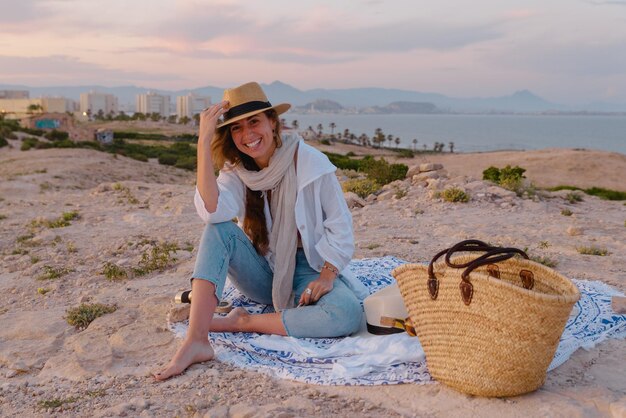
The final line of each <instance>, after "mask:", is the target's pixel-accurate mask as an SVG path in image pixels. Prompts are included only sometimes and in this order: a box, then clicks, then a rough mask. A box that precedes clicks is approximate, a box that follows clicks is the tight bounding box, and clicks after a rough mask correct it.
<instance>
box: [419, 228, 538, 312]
mask: <svg viewBox="0 0 626 418" xmlns="http://www.w3.org/2000/svg"><path fill="white" fill-rule="evenodd" d="M462 251H464V252H467V251H481V252H485V253H484V254H482V255H481V256H479V257H477V258H475V259H474V260H471V261H469V262H467V263H460V264H454V263H452V262H451V260H450V258H451V256H452V255H453V254H454V253H456V252H462ZM444 254H445V261H446V265H447V266H448V267H451V268H465V270H464V271H463V273H462V274H461V283H460V284H459V289H460V291H461V298H462V299H463V303H465V304H466V305H469V304H470V303H471V302H472V297H473V295H474V286H473V285H472V283H471V282H470V280H469V274H470V273H471V272H472V271H473V270H475V269H476V268H478V267H480V266H484V265H493V267H496V266H495V263H498V262H500V261H504V260H508V259H509V258H512V257H514V256H515V255H516V254H519V255H521V256H522V257H524V258H525V259H528V258H529V257H528V255H527V254H526V253H525V252H524V251H522V250H520V249H518V248H513V247H504V248H503V247H494V246H491V245H489V244H487V243H485V242H483V241H479V240H474V239H471V240H465V241H461V242H459V243H457V244H455V245H453V246H452V247H450V248H447V249H445V250H442V251H439V252H438V253H437V254H436V255H435V256H434V257H433V259H432V260H431V262H430V264H429V265H428V282H427V285H428V293H429V294H430V297H431V299H433V300H435V299H437V296H438V294H439V279H438V278H437V277H436V276H435V272H434V264H435V262H436V261H437V260H438V259H439V258H440V257H441V256H443V255H444ZM520 278H521V279H522V284H523V286H524V287H525V288H526V289H532V287H533V285H534V279H533V275H532V272H530V271H529V270H522V271H521V272H520Z"/></svg>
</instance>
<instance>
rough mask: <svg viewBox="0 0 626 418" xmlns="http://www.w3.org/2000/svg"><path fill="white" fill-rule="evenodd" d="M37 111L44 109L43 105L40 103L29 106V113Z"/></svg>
mask: <svg viewBox="0 0 626 418" xmlns="http://www.w3.org/2000/svg"><path fill="white" fill-rule="evenodd" d="M37 111H43V107H42V106H41V105H40V104H29V105H28V108H27V113H28V114H33V113H35V112H37Z"/></svg>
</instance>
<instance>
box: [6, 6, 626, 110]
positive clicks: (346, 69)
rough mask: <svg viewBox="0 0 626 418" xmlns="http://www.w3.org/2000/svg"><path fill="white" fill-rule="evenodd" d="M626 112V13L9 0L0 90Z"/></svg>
mask: <svg viewBox="0 0 626 418" xmlns="http://www.w3.org/2000/svg"><path fill="white" fill-rule="evenodd" d="M251 80H255V81H259V82H262V83H271V82H273V81H275V80H280V81H282V82H284V83H287V84H290V85H292V86H294V87H296V88H298V89H301V90H307V89H312V88H353V87H383V88H398V89H404V90H413V91H420V92H437V93H442V94H446V95H448V96H453V97H495V96H502V95H508V94H511V93H513V92H515V91H517V90H523V89H528V90H531V91H532V92H533V93H535V94H538V95H539V96H541V97H543V98H544V99H547V100H550V101H553V102H558V103H563V104H584V103H590V102H597V101H604V102H612V103H624V102H626V0H524V1H518V0H471V1H469V0H467V1H466V0H455V1H452V0H439V1H432V0H431V1H422V0H332V1H325V0H324V1H312V0H263V1H250V0H248V1H242V0H150V1H147V0H134V1H128V0H107V1H102V0H0V84H23V85H27V86H33V87H34V86H38V87H39V86H61V85H63V86H68V85H71V86H80V85H102V86H108V87H113V86H122V85H136V86H139V87H145V88H154V89H168V90H178V89H191V88H197V87H204V86H217V87H231V86H236V85H240V84H242V83H244V82H247V81H251Z"/></svg>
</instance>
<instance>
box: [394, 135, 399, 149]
mask: <svg viewBox="0 0 626 418" xmlns="http://www.w3.org/2000/svg"><path fill="white" fill-rule="evenodd" d="M394 142H395V143H396V149H398V145H400V138H399V137H397V136H396V139H395V140H394Z"/></svg>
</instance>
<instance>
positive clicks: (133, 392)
mask: <svg viewBox="0 0 626 418" xmlns="http://www.w3.org/2000/svg"><path fill="white" fill-rule="evenodd" d="M335 149H336V148H335ZM550 152H551V154H548V156H549V157H550V158H549V159H548V160H543V161H544V164H545V161H555V164H554V165H558V166H560V167H562V169H561V171H558V170H557V174H549V178H546V177H541V176H542V170H536V169H533V170H532V171H531V170H530V169H529V176H528V177H529V179H531V180H532V181H533V182H535V183H539V184H542V182H543V184H545V183H549V182H550V181H555V178H554V176H561V177H562V178H560V179H558V181H562V182H561V183H560V184H571V185H580V187H590V186H588V185H586V184H585V181H587V180H588V179H589V178H590V177H591V176H593V177H592V178H594V179H596V180H594V181H595V183H594V184H593V185H595V186H604V187H608V188H614V189H619V187H616V186H614V184H615V183H614V181H615V178H616V177H617V178H619V175H618V173H623V172H624V170H625V169H626V157H624V156H620V155H619V154H617V155H615V154H610V153H599V154H598V153H597V152H593V151H570V150H551V151H550ZM585 153H587V154H585ZM579 156H582V157H586V158H587V161H595V159H596V158H602V161H603V162H604V163H603V164H598V165H597V166H596V165H594V166H593V168H590V169H589V170H584V169H581V167H580V166H579V164H580V163H579V159H578V158H579ZM481 158H482V161H483V163H484V164H483V167H482V169H484V168H486V167H487V166H489V165H498V164H497V162H495V164H494V161H492V160H490V159H485V158H484V156H483V157H480V156H479V157H476V155H475V154H466V155H465V154H458V155H453V156H445V159H446V161H434V159H433V161H425V158H423V157H416V158H415V159H414V160H413V161H410V160H409V161H405V163H406V164H408V165H410V166H413V167H414V169H413V171H412V172H411V173H410V175H409V176H408V178H407V179H406V180H404V181H398V182H396V183H393V184H390V185H388V186H387V187H386V190H384V191H383V193H381V194H380V195H378V196H376V197H373V196H371V197H368V198H366V199H363V200H361V199H358V198H355V197H354V196H347V198H348V200H349V202H350V204H351V206H352V207H353V208H352V214H353V217H354V228H355V235H356V240H357V253H356V254H355V257H357V258H361V257H374V256H382V255H395V256H397V257H400V258H403V259H406V260H408V261H426V260H428V259H429V258H430V257H431V256H432V255H433V254H434V253H435V252H436V251H438V250H439V249H442V248H445V247H446V246H448V245H450V244H453V243H455V242H457V241H459V240H461V239H466V238H478V239H482V240H486V241H489V242H492V243H498V244H502V245H507V246H508V245H510V246H517V247H520V248H528V251H529V252H530V253H531V255H534V256H536V257H543V258H544V259H549V260H550V261H552V262H554V263H556V265H557V266H556V268H557V270H558V271H560V272H561V273H563V274H565V275H566V276H569V277H572V278H579V279H590V280H602V281H604V282H606V283H608V284H611V285H612V286H615V287H616V288H618V289H619V290H621V291H622V292H624V291H626V224H625V221H626V207H625V206H624V204H623V202H611V201H605V200H600V199H598V198H596V197H591V196H587V195H584V196H583V195H581V196H582V197H583V200H582V201H580V202H575V203H574V202H570V201H571V200H572V199H571V198H570V196H568V193H569V192H567V191H562V192H554V193H548V192H543V191H541V190H540V191H538V192H537V193H535V194H532V193H531V194H530V195H527V196H525V198H524V197H518V196H517V195H516V194H515V193H512V192H509V191H507V190H505V189H502V188H500V187H497V186H494V185H493V184H491V183H487V182H483V181H482V180H478V176H477V175H476V166H478V165H479V161H480V160H481ZM501 158H508V159H510V161H516V163H517V164H519V165H521V166H522V167H526V165H525V164H526V163H529V165H530V166H532V165H533V164H534V163H533V161H536V160H537V159H538V158H539V159H542V158H544V157H543V154H541V155H540V153H539V152H511V153H507V154H506V155H504V154H502V155H500V156H499V161H502V160H501ZM435 159H436V158H435ZM464 161H465V162H464ZM507 161H508V160H507ZM425 162H443V164H444V166H445V167H444V169H438V167H433V166H430V167H426V166H424V167H422V168H423V170H421V172H420V169H419V164H420V163H425ZM556 162H558V163H556ZM426 169H428V171H426ZM545 171H546V172H548V173H552V172H553V171H554V167H550V169H549V170H548V169H546V170H545ZM429 173H430V174H429ZM530 174H532V176H531V175H530ZM339 176H340V178H341V179H346V178H348V177H350V176H353V173H342V172H340V173H339ZM194 180H195V179H194V174H193V173H190V172H188V171H183V170H178V169H175V168H172V167H166V166H160V165H158V164H157V163H154V162H149V163H140V162H137V161H135V160H130V159H127V158H124V157H118V158H115V157H114V156H112V155H110V154H105V153H100V152H96V151H91V150H81V149H49V150H30V151H27V152H22V151H19V147H16V148H13V149H7V148H3V149H0V321H1V323H2V327H0V415H2V416H18V415H20V416H61V415H63V416H66V415H67V416H214V417H252V416H254V417H256V416H267V417H276V416H278V417H295V416H328V415H338V416H364V417H395V416H407V417H408V416H433V417H438V416H467V415H480V416H524V417H529V416H551V417H554V416H563V417H565V416H567V417H572V416H574V417H576V416H580V417H583V416H584V417H587V416H614V417H618V416H626V379H624V377H623V376H624V375H626V363H625V362H624V361H623V359H624V358H626V344H624V341H616V340H611V341H607V342H604V343H602V344H600V345H598V346H597V347H595V348H593V349H591V350H589V351H584V350H579V351H578V352H577V353H575V354H574V356H573V357H572V358H571V359H570V360H569V361H568V362H567V363H566V364H564V365H563V366H561V367H559V368H558V369H556V370H555V371H553V372H551V373H550V374H548V378H547V382H546V384H545V385H544V386H543V387H542V388H541V389H540V390H538V391H537V392H535V393H532V394H529V395H525V396H520V397H515V398H505V399H484V398H474V397H471V396H466V395H463V394H460V393H458V392H455V391H453V390H451V389H448V388H446V387H444V386H442V385H439V384H431V385H398V386H385V387H319V386H310V385H305V384H300V383H294V382H290V381H284V380H277V379H272V378H268V377H266V376H264V375H260V374H256V373H252V372H247V371H242V370H238V369H234V368H233V367H231V366H228V365H225V364H222V363H218V362H208V363H205V364H200V365H195V366H193V367H191V368H190V369H189V370H188V371H187V372H186V373H185V374H184V375H182V376H180V377H178V378H175V379H172V380H170V381H168V382H165V383H160V384H159V383H156V382H154V381H153V379H152V378H151V376H150V372H151V371H153V370H154V369H157V368H158V367H159V365H162V364H164V363H165V362H167V360H168V359H169V357H170V356H171V355H172V354H173V352H174V351H175V350H176V347H177V343H178V340H176V339H175V338H174V337H173V335H172V334H171V333H170V332H169V331H168V330H167V328H166V315H167V313H168V311H169V309H170V307H171V305H172V298H173V296H174V294H175V293H176V292H177V291H179V290H182V289H185V288H187V286H188V279H189V277H190V274H191V272H192V270H193V262H194V257H195V252H196V247H197V245H198V242H199V238H200V233H201V231H202V227H203V226H202V223H201V221H200V219H199V218H198V217H197V215H196V213H195V210H194V208H193V203H192V199H193V193H194ZM603 180H605V181H603ZM451 187H457V188H460V189H462V190H464V191H465V192H466V193H467V194H468V195H469V196H470V200H469V201H468V202H467V203H451V202H447V201H445V200H444V199H443V198H442V197H441V193H442V192H443V191H444V190H445V189H447V188H451ZM621 189H622V190H624V189H623V186H622V188H621ZM568 199H569V200H568ZM568 212H571V214H569V215H568V216H566V215H567V214H568ZM64 217H65V218H66V219H63V218H64ZM63 225H65V226H63ZM583 247H587V248H596V249H598V250H606V253H607V255H605V256H594V255H583V254H580V253H579V249H580V248H583ZM111 266H115V268H112V267H111ZM120 271H122V272H125V273H126V278H124V277H116V276H120V275H121V274H123V273H119V272H120ZM105 272H107V275H108V276H109V278H107V277H105V274H104V273H105ZM96 302H97V303H102V304H107V305H115V306H116V307H117V310H116V311H115V312H113V313H109V314H107V315H104V316H102V317H100V318H98V319H96V320H95V321H93V322H92V323H91V324H90V325H89V326H88V327H87V328H86V329H82V330H79V329H76V328H75V327H73V326H71V325H69V324H68V323H67V322H66V318H67V317H69V314H68V309H71V308H74V307H77V306H78V305H79V304H81V303H96Z"/></svg>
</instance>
